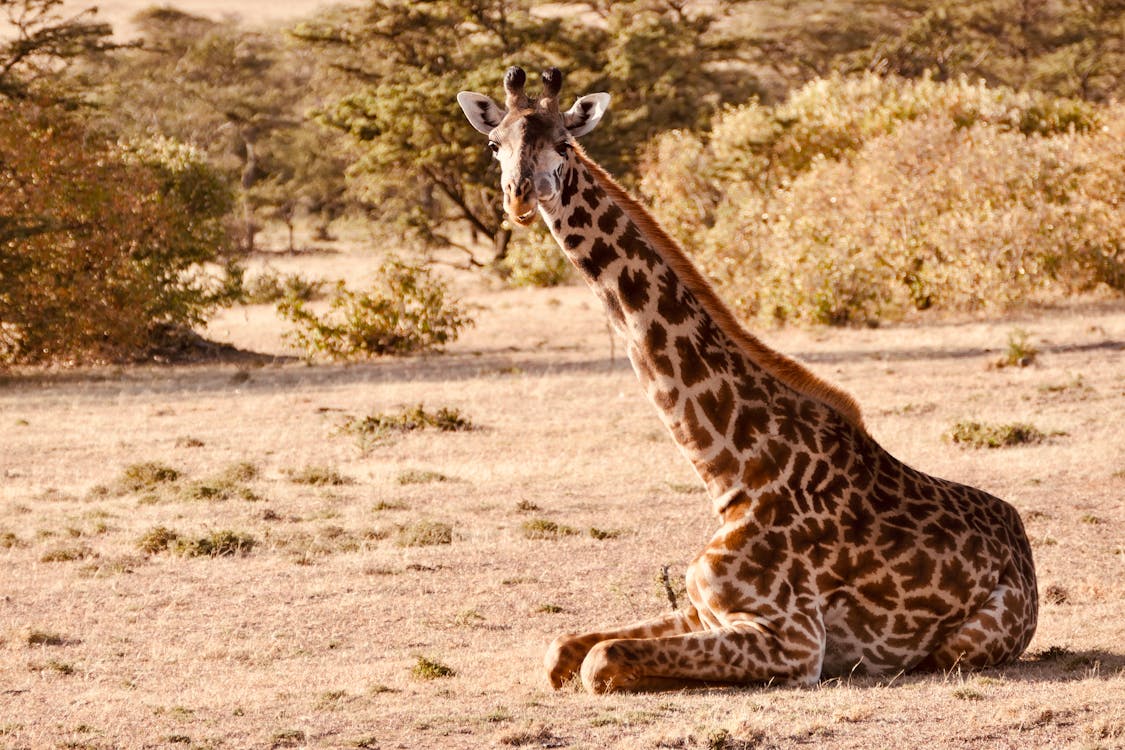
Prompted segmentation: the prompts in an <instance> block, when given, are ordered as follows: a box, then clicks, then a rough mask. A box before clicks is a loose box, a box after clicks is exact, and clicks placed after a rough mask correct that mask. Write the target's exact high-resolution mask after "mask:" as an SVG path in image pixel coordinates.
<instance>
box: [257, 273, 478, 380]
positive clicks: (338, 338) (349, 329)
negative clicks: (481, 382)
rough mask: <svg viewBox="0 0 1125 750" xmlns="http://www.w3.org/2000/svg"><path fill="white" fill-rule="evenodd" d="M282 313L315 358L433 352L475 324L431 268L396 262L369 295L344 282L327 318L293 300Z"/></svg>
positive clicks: (293, 334) (338, 286)
mask: <svg viewBox="0 0 1125 750" xmlns="http://www.w3.org/2000/svg"><path fill="white" fill-rule="evenodd" d="M277 309H278V312H279V313H280V314H281V315H282V317H284V318H286V319H287V320H289V321H290V322H291V323H293V324H294V325H295V328H294V329H293V330H292V331H290V332H289V333H288V334H287V336H288V337H289V339H290V340H292V341H293V342H294V343H295V344H296V345H297V346H298V347H300V348H301V349H303V350H304V352H305V357H306V358H307V359H309V360H313V359H316V358H318V357H321V356H325V357H328V358H330V359H341V360H353V359H360V358H370V357H376V356H381V355H388V354H390V355H394V354H398V355H401V354H411V353H415V352H422V351H428V350H431V349H436V348H439V347H441V346H442V345H444V344H447V343H449V342H451V341H454V340H456V338H457V336H458V334H459V333H460V331H461V329H463V328H465V327H467V326H470V325H472V322H473V321H472V319H471V318H469V316H468V313H467V312H466V310H465V309H464V308H463V307H462V306H461V305H460V304H459V303H458V302H456V301H452V300H448V299H447V291H446V287H445V285H444V284H443V283H442V282H441V281H440V280H439V279H437V278H435V277H434V276H433V274H432V273H431V272H430V271H429V270H428V269H426V268H423V267H421V266H412V265H409V264H407V263H403V262H402V261H399V260H394V259H392V260H389V261H387V262H386V263H384V264H383V265H382V266H381V267H380V268H379V271H378V275H377V278H376V281H375V284H374V287H373V288H372V289H371V290H369V291H366V292H354V291H351V290H349V289H348V288H347V287H346V286H345V285H344V282H343V281H340V282H338V283H337V284H336V290H335V293H334V294H333V296H332V298H331V299H330V300H329V309H328V313H327V314H326V315H323V316H320V315H317V314H315V313H313V312H312V311H310V310H309V309H308V307H307V306H306V305H305V303H304V301H302V300H299V299H291V298H287V299H285V300H283V301H282V302H281V303H279V304H278V306H277Z"/></svg>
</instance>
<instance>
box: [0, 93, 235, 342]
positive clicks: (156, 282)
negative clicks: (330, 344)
mask: <svg viewBox="0 0 1125 750" xmlns="http://www.w3.org/2000/svg"><path fill="white" fill-rule="evenodd" d="M231 205H232V203H231V196H230V194H229V191H228V190H227V189H226V187H225V186H224V184H223V182H222V179H221V177H220V176H219V175H218V173H216V172H215V171H214V170H212V169H211V168H210V167H208V166H207V165H206V164H204V162H203V160H202V158H201V156H200V155H199V154H197V153H196V152H195V151H193V150H192V149H190V148H188V147H186V146H182V145H180V144H176V143H173V142H170V141H166V140H156V141H149V142H144V143H136V144H119V143H114V142H112V141H110V140H109V139H108V138H105V137H104V136H101V135H99V134H97V133H96V132H94V131H92V130H90V129H88V128H87V127H86V126H85V125H83V124H82V123H81V122H80V121H79V120H78V119H76V118H74V117H72V116H71V115H70V114H68V113H66V112H63V111H62V110H61V109H60V108H58V107H52V106H36V105H34V104H31V103H29V102H26V101H21V102H13V101H11V100H6V99H3V98H0V363H9V362H16V363H20V362H67V363H69V362H75V361H84V360H105V359H130V358H136V357H138V356H142V355H144V354H145V353H146V352H148V351H150V350H152V349H153V348H154V347H156V346H160V345H166V344H167V343H168V339H169V337H171V336H173V335H174V334H175V333H176V332H177V331H182V330H183V329H185V328H186V327H188V326H191V325H193V324H197V323H200V322H202V321H203V320H204V318H205V317H206V316H207V314H208V313H209V312H210V311H211V310H213V309H214V308H215V307H216V306H219V305H222V304H226V303H229V302H230V301H231V288H230V285H229V278H230V276H228V277H226V278H224V277H223V276H222V275H221V274H220V275H213V274H211V273H210V272H208V271H206V270H205V266H206V265H209V264H213V263H215V262H216V261H217V260H219V259H220V257H221V256H222V255H223V254H224V252H225V250H226V248H227V237H226V234H225V228H224V225H223V217H224V216H225V215H226V213H227V212H228V210H229V209H230V207H231ZM228 270H233V269H228Z"/></svg>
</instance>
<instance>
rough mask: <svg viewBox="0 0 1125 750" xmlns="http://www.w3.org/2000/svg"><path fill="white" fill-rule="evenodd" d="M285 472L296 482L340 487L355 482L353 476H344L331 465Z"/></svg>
mask: <svg viewBox="0 0 1125 750" xmlns="http://www.w3.org/2000/svg"><path fill="white" fill-rule="evenodd" d="M285 474H286V476H288V477H289V481H290V482H293V483H294V484H310V485H313V486H332V487H340V486H342V485H345V484H353V483H354V482H355V480H354V479H352V478H351V477H346V476H344V475H343V474H341V473H340V472H338V471H336V470H335V469H333V468H332V467H330V466H306V467H304V468H303V469H292V470H289V471H286V472H285Z"/></svg>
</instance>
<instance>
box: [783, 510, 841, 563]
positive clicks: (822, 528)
mask: <svg viewBox="0 0 1125 750" xmlns="http://www.w3.org/2000/svg"><path fill="white" fill-rule="evenodd" d="M837 538H838V532H837V530H836V525H835V524H834V523H832V522H830V521H829V520H828V519H823V518H809V519H807V520H806V521H805V523H804V524H802V525H798V526H794V527H793V531H792V532H791V533H790V539H791V542H792V544H793V549H794V550H796V551H797V552H798V553H800V554H807V555H808V556H809V557H810V559H812V560H813V561H814V565H816V566H817V567H820V566H821V565H822V564H824V561H825V559H826V558H827V557H828V555H829V554H831V549H832V547H833V546H834V545H835V544H836V540H837Z"/></svg>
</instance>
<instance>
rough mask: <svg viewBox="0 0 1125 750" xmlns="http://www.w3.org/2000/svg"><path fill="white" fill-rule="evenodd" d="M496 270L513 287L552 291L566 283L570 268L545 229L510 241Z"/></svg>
mask: <svg viewBox="0 0 1125 750" xmlns="http://www.w3.org/2000/svg"><path fill="white" fill-rule="evenodd" d="M500 268H501V270H502V271H503V273H505V274H506V275H507V277H508V281H509V282H510V283H511V284H513V285H514V286H534V287H552V286H559V285H560V284H565V283H566V282H567V281H568V280H570V278H571V276H572V273H571V272H572V270H573V268H574V267H573V266H572V265H571V264H570V261H569V260H567V258H566V256H565V255H563V253H562V251H561V250H560V249H559V245H558V243H557V242H555V239H554V238H553V237H552V236H551V235H550V233H548V232H547V230H546V228H544V227H542V226H536V227H534V228H532V229H531V230H529V231H526V232H521V233H520V234H518V235H516V236H514V237H512V240H511V242H510V243H509V244H508V252H507V254H506V255H505V256H504V259H503V260H502V261H501V263H500Z"/></svg>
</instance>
